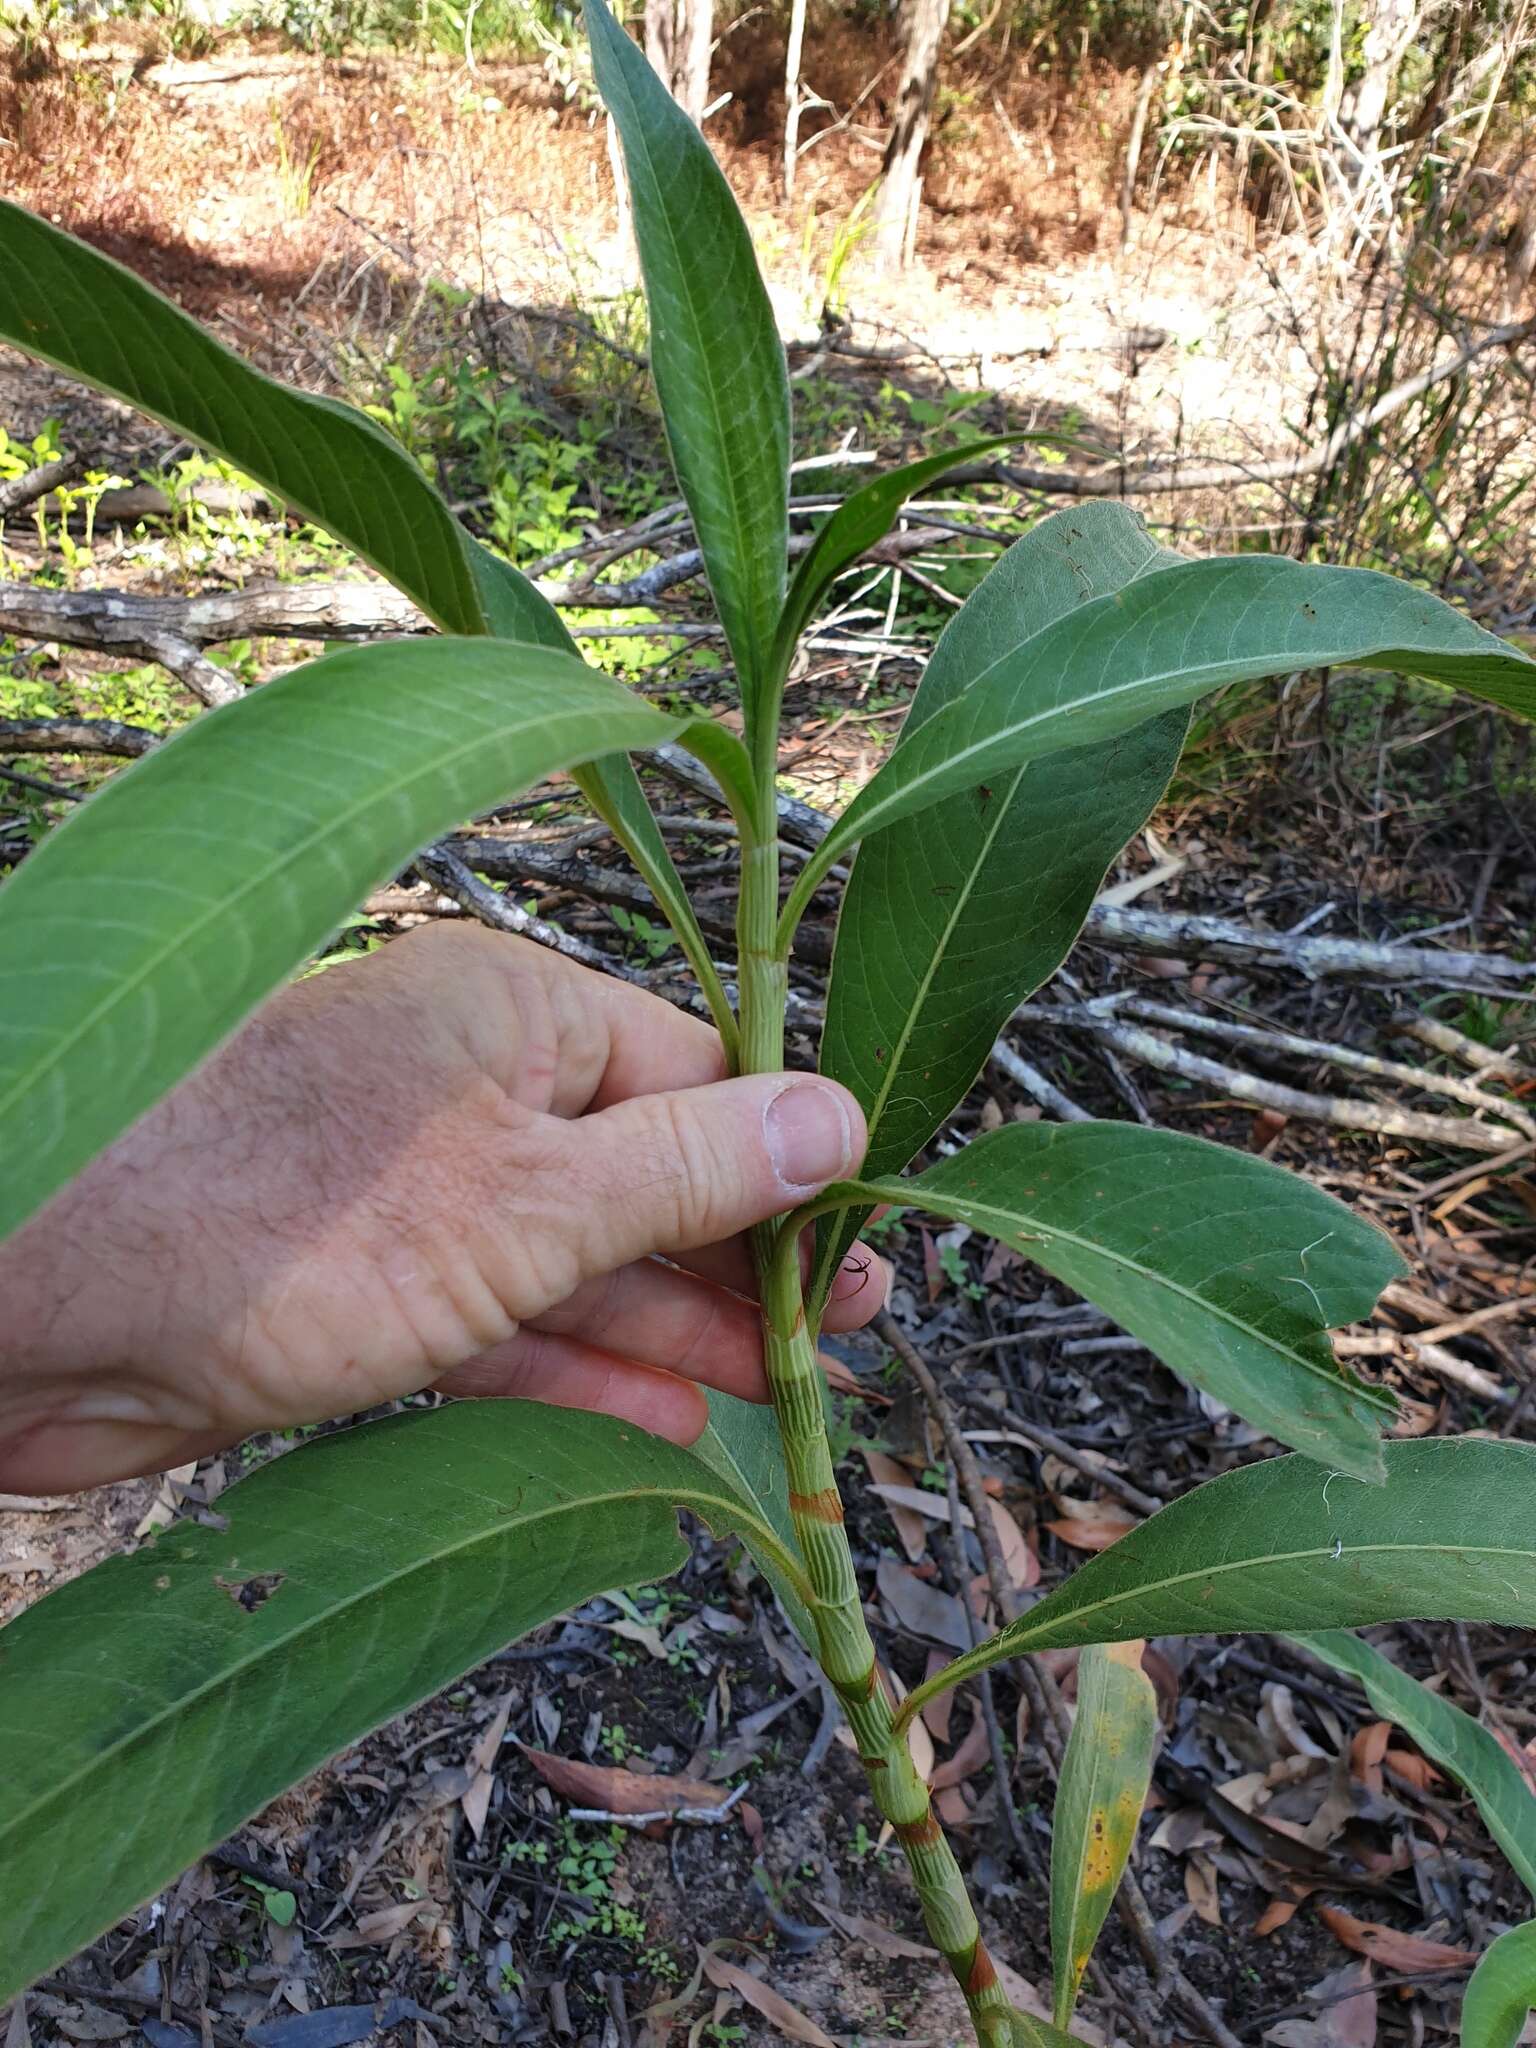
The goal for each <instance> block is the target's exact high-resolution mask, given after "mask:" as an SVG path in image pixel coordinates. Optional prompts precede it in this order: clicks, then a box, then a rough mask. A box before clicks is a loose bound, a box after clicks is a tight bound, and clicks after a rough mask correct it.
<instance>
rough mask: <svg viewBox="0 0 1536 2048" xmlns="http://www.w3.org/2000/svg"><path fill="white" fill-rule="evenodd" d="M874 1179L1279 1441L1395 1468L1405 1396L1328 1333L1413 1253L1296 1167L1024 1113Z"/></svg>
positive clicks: (1128, 1127)
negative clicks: (1042, 1282) (1337, 1347)
mask: <svg viewBox="0 0 1536 2048" xmlns="http://www.w3.org/2000/svg"><path fill="white" fill-rule="evenodd" d="M861 1186H862V1187H863V1188H865V1189H867V1190H869V1191H870V1192H871V1193H872V1194H873V1196H874V1199H876V1200H878V1201H885V1202H893V1201H894V1202H902V1203H905V1204H906V1205H907V1206H908V1207H912V1206H918V1207H922V1208H927V1209H933V1210H935V1211H937V1213H938V1214H940V1215H942V1216H953V1217H955V1218H956V1219H957V1220H959V1221H960V1222H962V1223H969V1224H971V1225H973V1226H974V1227H975V1228H976V1229H977V1230H984V1231H986V1232H987V1233H988V1235H989V1236H992V1237H997V1238H1001V1239H1002V1240H1003V1241H1004V1242H1005V1243H1007V1244H1010V1245H1013V1246H1015V1247H1016V1248H1017V1249H1018V1250H1019V1251H1021V1252H1022V1253H1023V1254H1024V1256H1025V1257H1026V1258H1027V1259H1030V1260H1031V1261H1032V1262H1033V1263H1034V1264H1035V1265H1037V1266H1042V1267H1044V1269H1045V1271H1046V1272H1048V1273H1054V1274H1055V1275H1056V1277H1057V1278H1058V1279H1060V1280H1065V1281H1066V1283H1067V1284H1068V1286H1069V1287H1074V1288H1076V1290H1077V1291H1078V1293H1079V1294H1083V1295H1086V1296H1087V1297H1088V1299H1089V1300H1090V1301H1094V1302H1097V1303H1098V1305H1099V1307H1100V1308H1103V1309H1106V1310H1107V1311H1108V1312H1109V1314H1110V1315H1112V1316H1113V1317H1114V1319H1115V1321H1116V1322H1117V1323H1119V1324H1120V1326H1121V1328H1122V1329H1126V1330H1129V1331H1130V1332H1131V1333H1132V1335H1134V1336H1137V1337H1140V1338H1141V1340H1142V1342H1143V1343H1144V1344H1146V1345H1147V1346H1148V1347H1149V1348H1150V1349H1151V1350H1153V1351H1155V1352H1156V1353H1157V1355H1158V1357H1159V1358H1161V1359H1162V1360H1163V1361H1164V1363H1165V1364H1167V1365H1169V1366H1171V1367H1172V1369H1173V1370H1174V1371H1175V1372H1177V1373H1179V1374H1180V1375H1181V1376H1182V1377H1183V1378H1185V1379H1187V1380H1191V1381H1193V1383H1194V1384H1195V1385H1196V1386H1198V1387H1203V1388H1204V1389H1205V1390H1206V1391H1207V1392H1208V1393H1211V1394H1214V1395H1215V1396H1216V1398H1217V1399H1218V1400H1219V1401H1223V1402H1225V1403H1226V1405H1227V1406H1228V1407H1230V1408H1235V1409H1237V1411H1238V1413H1239V1414H1241V1415H1245V1416H1246V1417H1247V1418H1248V1420H1249V1421H1250V1422H1253V1423H1256V1424H1257V1425H1258V1426H1259V1427H1260V1428H1261V1429H1263V1430H1266V1431H1267V1432H1268V1433H1269V1434H1270V1435H1271V1436H1275V1437H1278V1438H1279V1439H1280V1441H1281V1442H1282V1443H1288V1444H1290V1445H1292V1446H1293V1447H1294V1448H1295V1449H1297V1450H1299V1451H1305V1452H1306V1453H1307V1454H1308V1456H1309V1457H1314V1458H1320V1459H1322V1460H1324V1461H1325V1462H1326V1463H1328V1464H1330V1465H1332V1466H1334V1467H1335V1468H1336V1469H1337V1470H1339V1471H1341V1472H1351V1473H1353V1474H1354V1475H1355V1476H1356V1477H1357V1478H1361V1479H1376V1478H1379V1477H1380V1475H1381V1469H1382V1467H1381V1445H1380V1442H1379V1439H1378V1432H1379V1429H1380V1427H1381V1423H1382V1421H1383V1419H1384V1418H1387V1417H1390V1416H1391V1415H1392V1413H1393V1412H1394V1404H1393V1402H1392V1400H1391V1398H1390V1396H1388V1395H1385V1394H1382V1393H1379V1392H1377V1391H1376V1390H1375V1389H1373V1388H1369V1387H1367V1386H1365V1385H1364V1383H1363V1382H1361V1381H1360V1380H1357V1379H1355V1378H1354V1377H1353V1375H1351V1374H1350V1373H1348V1372H1347V1371H1346V1370H1345V1369H1344V1368H1343V1367H1342V1366H1340V1365H1339V1364H1338V1362H1337V1361H1336V1360H1335V1358H1334V1355H1333V1347H1332V1345H1331V1344H1330V1343H1329V1341H1328V1337H1327V1332H1328V1331H1329V1330H1330V1329H1332V1328H1335V1327H1337V1326H1338V1325H1339V1324H1341V1323H1350V1322H1354V1321H1355V1320H1356V1319H1357V1318H1358V1317H1360V1316H1364V1315H1368V1314H1369V1313H1370V1310H1371V1308H1372V1307H1373V1306H1374V1304H1375V1301H1376V1297H1377V1296H1378V1295H1379V1294H1380V1292H1381V1290H1382V1288H1383V1287H1384V1286H1385V1285H1386V1284H1387V1282H1388V1281H1389V1280H1392V1279H1394V1278H1395V1277H1396V1276H1397V1275H1398V1274H1400V1273H1401V1272H1402V1271H1403V1262H1402V1260H1401V1259H1400V1258H1399V1257H1398V1254H1397V1252H1396V1251H1395V1250H1394V1248H1393V1246H1392V1244H1391V1242H1390V1240H1389V1239H1388V1238H1387V1237H1385V1236H1384V1235H1383V1234H1382V1232H1381V1231H1379V1230H1377V1229H1376V1227H1375V1226H1374V1225H1373V1224H1370V1223H1365V1222H1363V1221H1362V1220H1361V1219H1360V1218H1359V1217H1357V1216H1355V1215H1354V1214H1353V1213H1352V1212H1351V1211H1350V1210H1348V1209H1346V1208H1345V1207H1344V1205H1343V1203H1342V1202H1336V1201H1335V1200H1334V1199H1333V1197H1332V1196H1331V1195H1325V1194H1323V1193H1322V1192H1321V1190H1320V1189H1318V1188H1314V1187H1312V1186H1310V1185H1309V1184H1308V1183H1307V1182H1306V1181H1304V1180H1301V1179H1299V1178H1298V1177H1297V1176H1296V1175H1294V1174H1289V1173H1284V1172H1282V1171H1281V1170H1280V1168H1278V1167H1275V1166H1270V1165H1268V1164H1267V1163H1266V1162H1265V1161H1264V1160H1261V1159H1255V1158H1253V1157H1252V1156H1251V1155H1250V1154H1248V1153H1245V1152H1235V1151H1232V1150H1231V1149H1230V1148H1228V1147H1227V1146H1225V1145H1211V1144H1208V1143H1207V1142H1206V1141H1205V1140H1204V1139H1202V1138H1186V1137H1183V1136H1181V1135H1179V1134H1178V1133H1176V1132H1173V1131H1157V1130H1149V1129H1147V1128H1146V1127H1144V1126H1143V1125H1140V1124H1117V1123H1086V1124H1012V1125H1009V1126H1007V1127H1006V1128H1005V1129H1003V1130H1000V1131H995V1132H993V1133H992V1135H991V1136H990V1137H985V1138H981V1139H978V1140H977V1142H976V1143H975V1144H973V1145H969V1146H967V1147H966V1149H965V1150H964V1151H963V1152H959V1153H957V1154H956V1155H955V1156H954V1157H953V1158H952V1159H945V1160H941V1161H940V1163H939V1164H938V1165H937V1166H931V1167H929V1168H928V1170H927V1171H926V1172H925V1173H920V1174H917V1175H915V1176H914V1177H913V1178H912V1179H911V1180H898V1181H879V1182H863V1183H861ZM1147 1633H1149V1634H1150V1633H1152V1631H1150V1630H1149V1631H1147Z"/></svg>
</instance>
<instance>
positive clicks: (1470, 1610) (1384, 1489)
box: [902, 1437, 1536, 1717]
mask: <svg viewBox="0 0 1536 2048" xmlns="http://www.w3.org/2000/svg"><path fill="white" fill-rule="evenodd" d="M1385 1456H1386V1470H1387V1476H1386V1481H1385V1483H1384V1484H1383V1485H1380V1486H1368V1485H1364V1484H1362V1483H1361V1482H1360V1481H1359V1480H1355V1479H1347V1478H1345V1477H1343V1476H1342V1475H1340V1474H1337V1473H1329V1472H1324V1471H1323V1470H1322V1469H1321V1468H1320V1467H1319V1466H1317V1465H1315V1464H1313V1463H1312V1461H1311V1460H1310V1459H1309V1458H1269V1459H1266V1460H1265V1461H1264V1462H1263V1463H1262V1464H1258V1465H1248V1466H1245V1467H1243V1468H1242V1469H1241V1470H1240V1471H1237V1472H1229V1473H1227V1474H1226V1475H1225V1476H1224V1477H1223V1478H1220V1479H1212V1480H1209V1481H1208V1482H1207V1483H1206V1484H1205V1485H1203V1486H1199V1487H1197V1488H1196V1489H1195V1491H1194V1492H1193V1493H1187V1494H1185V1496H1184V1497H1183V1499H1182V1500H1177V1501H1175V1502H1174V1503H1173V1504H1172V1506H1171V1507H1166V1508H1163V1509H1161V1510H1160V1512H1159V1513H1157V1514H1155V1515H1153V1516H1152V1518H1151V1520H1150V1521H1147V1522H1143V1523H1142V1524H1141V1526H1140V1527H1139V1528H1137V1529H1132V1530H1130V1531H1129V1532H1128V1533H1127V1534H1126V1535H1124V1536H1122V1537H1121V1539H1120V1541H1119V1542H1118V1543H1116V1544H1114V1545H1112V1546H1111V1548H1110V1549H1108V1550H1106V1551H1104V1552H1103V1553H1102V1555H1100V1556H1098V1557H1096V1558H1094V1559H1092V1560H1091V1561H1090V1562H1089V1563H1088V1564H1085V1565H1084V1566H1083V1567H1082V1569H1081V1570H1080V1571H1077V1572H1074V1573H1073V1575H1072V1576H1071V1578H1069V1579H1068V1580H1067V1582H1066V1583H1065V1585H1062V1586H1058V1587H1057V1589H1056V1591H1055V1592H1054V1593H1051V1594H1049V1595H1047V1597H1046V1598H1045V1599H1044V1600H1042V1601H1041V1602H1040V1603H1039V1605H1038V1606H1036V1607H1032V1608H1031V1609H1030V1610H1029V1612H1028V1613H1027V1614H1025V1615H1022V1616H1021V1617H1020V1618H1019V1620H1018V1621H1016V1622H1014V1623H1013V1624H1012V1625H1011V1626H1010V1627H1008V1628H1006V1629H1003V1630H1002V1631H1001V1632H1000V1633H999V1634H997V1635H994V1636H991V1637H989V1638H988V1640H987V1641H986V1642H985V1643H981V1644H978V1646H977V1647H976V1649H974V1650H972V1651H969V1652H967V1653H966V1655H964V1656H963V1657H957V1658H956V1659H955V1661H954V1662H953V1663H952V1664H949V1665H946V1667H945V1668H944V1670H943V1671H941V1672H940V1673H939V1674H938V1676H937V1677H936V1678H934V1679H932V1680H930V1681H929V1682H928V1683H927V1684H924V1685H920V1686H918V1687H917V1688H916V1689H915V1690H914V1691H913V1692H912V1693H911V1694H910V1695H909V1697H908V1699H907V1700H906V1702H905V1704H904V1706H903V1708H902V1715H903V1717H906V1716H908V1715H910V1714H912V1713H916V1712H918V1711H919V1710H920V1709H921V1707H922V1706H923V1704H924V1702H925V1701H926V1700H928V1699H931V1698H932V1697H933V1696H934V1695H935V1694H936V1693H938V1692H943V1691H947V1690H948V1688H949V1687H950V1686H953V1685H958V1684H960V1683H961V1682H962V1681H963V1680H965V1679H967V1678H970V1677H972V1676H974V1674H975V1673H976V1672H978V1671H984V1670H986V1669H987V1667H988V1666H989V1665H992V1664H996V1663H999V1662H1000V1661H1001V1660H1002V1659H1003V1658H1005V1657H1014V1656H1018V1655H1020V1654H1021V1653H1022V1652H1024V1651H1026V1650H1051V1649H1062V1648H1072V1647H1076V1646H1078V1645H1079V1644H1083V1643H1117V1642H1128V1641H1130V1640H1131V1639H1132V1638H1133V1637H1135V1636H1160V1635H1171V1636H1182V1635H1225V1634H1240V1635H1253V1634H1262V1635H1279V1634H1286V1633H1289V1632H1290V1631H1292V1630H1295V1629H1303V1628H1313V1629H1316V1628H1317V1627H1318V1626H1319V1625H1321V1626H1322V1627H1324V1628H1364V1627H1366V1626H1368V1625H1369V1624H1370V1623H1371V1622H1374V1621H1404V1620H1418V1621H1441V1620H1461V1621H1496V1622H1505V1623H1508V1624H1509V1625H1511V1626H1512V1627H1517V1628H1528V1627H1530V1626H1532V1618H1533V1617H1536V1445H1531V1444H1521V1443H1513V1442H1510V1441H1508V1440H1494V1439H1487V1438H1481V1437H1428V1438H1425V1439H1424V1440H1423V1441H1421V1442H1413V1443H1391V1444H1388V1445H1386V1446H1385Z"/></svg>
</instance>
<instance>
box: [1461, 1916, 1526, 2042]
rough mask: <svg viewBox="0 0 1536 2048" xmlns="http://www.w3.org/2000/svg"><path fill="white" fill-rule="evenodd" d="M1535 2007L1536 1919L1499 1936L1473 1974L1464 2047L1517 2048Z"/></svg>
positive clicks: (1464, 2016)
mask: <svg viewBox="0 0 1536 2048" xmlns="http://www.w3.org/2000/svg"><path fill="white" fill-rule="evenodd" d="M1533 2008H1536V1920H1528V1921H1527V1922H1526V1923H1525V1925H1524V1926H1523V1927H1512V1928H1511V1929H1510V1930H1509V1932H1508V1934H1501V1935H1500V1936H1499V1938H1498V1940H1497V1941H1496V1942H1495V1943H1494V1944H1493V1946H1492V1948H1490V1949H1489V1951H1488V1953H1487V1955H1485V1956H1484V1957H1483V1960H1482V1961H1481V1962H1480V1963H1479V1964H1478V1966H1477V1968H1476V1969H1475V1970H1474V1971H1473V1972H1472V1976H1471V1979H1470V1980H1469V1982H1468V1984H1467V1989H1466V1996H1465V1997H1464V1998H1463V2000H1462V2006H1461V2048H1515V2044H1516V2042H1517V2041H1519V2040H1520V2038H1521V2037H1522V2035H1523V2034H1524V2033H1525V2023H1526V2021H1527V2020H1528V2019H1529V2018H1530V2016H1531V2011H1532V2009H1533Z"/></svg>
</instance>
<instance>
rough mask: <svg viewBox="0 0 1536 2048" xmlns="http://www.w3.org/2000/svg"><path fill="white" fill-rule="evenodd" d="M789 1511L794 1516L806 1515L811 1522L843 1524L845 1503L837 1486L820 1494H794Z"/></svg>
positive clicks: (827, 1488)
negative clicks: (839, 1494)
mask: <svg viewBox="0 0 1536 2048" xmlns="http://www.w3.org/2000/svg"><path fill="white" fill-rule="evenodd" d="M789 1511H790V1513H791V1514H792V1515H804V1516H805V1518H806V1520H807V1521H811V1522H841V1520H842V1519H843V1503H842V1501H841V1499H840V1498H839V1496H838V1491H837V1488H836V1487H835V1486H827V1487H823V1489H822V1490H821V1492H820V1493H792V1494H791V1495H790V1496H789Z"/></svg>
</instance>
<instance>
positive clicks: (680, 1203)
mask: <svg viewBox="0 0 1536 2048" xmlns="http://www.w3.org/2000/svg"><path fill="white" fill-rule="evenodd" d="M565 1129H566V1133H567V1146H566V1151H567V1159H568V1162H569V1167H570V1171H571V1174H572V1176H573V1179H574V1181H575V1184H576V1185H577V1186H578V1187H580V1188H582V1189H583V1190H584V1191H585V1192H586V1194H587V1197H588V1201H589V1203H590V1206H589V1208H588V1210H587V1220H588V1224H589V1229H588V1230H587V1231H586V1232H584V1233H583V1242H582V1244H581V1246H580V1248H579V1252H578V1257H579V1259H580V1262H581V1265H582V1267H583V1269H584V1277H591V1276H593V1275H595V1274H598V1273H606V1272H612V1271H613V1270H614V1268H615V1267H618V1266H624V1265H628V1264H629V1263H630V1261H631V1260H632V1259H641V1258H646V1257H648V1256H649V1255H650V1254H651V1253H652V1252H663V1253H669V1252H683V1251H691V1250H693V1249H695V1248H696V1247H697V1246H699V1245H706V1244H715V1243H718V1242H719V1241H720V1240H721V1239H723V1238H728V1237H734V1236H735V1235H736V1234H737V1232H738V1231H742V1230H746V1229H748V1228H749V1227H750V1226H751V1225H752V1224H754V1223H762V1222H765V1221H766V1220H767V1218H768V1217H770V1216H777V1215H779V1214H781V1213H782V1212H783V1211H784V1210H786V1209H792V1208H794V1207H795V1206H796V1204H797V1203H800V1202H804V1201H806V1200H808V1199H809V1198H810V1196H812V1195H814V1194H816V1193H817V1192H818V1191H819V1190H820V1189H821V1188H823V1187H825V1186H826V1184H827V1182H828V1181H832V1180H838V1179H840V1178H841V1177H842V1176H843V1175H844V1174H848V1173H851V1172H853V1171H854V1170H855V1169H856V1168H857V1166H858V1164H859V1162H860V1160H861V1159H862V1158H863V1156H864V1147H865V1142H866V1133H865V1127H864V1112H863V1111H862V1110H861V1109H860V1107H859V1105H858V1103H857V1102H856V1101H855V1099H854V1098H853V1096H852V1095H850V1094H849V1092H848V1090H847V1089H846V1088H844V1087H841V1086H840V1085H839V1084H838V1083H837V1082H836V1081H827V1080H823V1079H822V1078H821V1077H820V1076H819V1075H813V1074H793V1075H790V1074H749V1075H743V1076H741V1077H740V1078H739V1079H737V1080H734V1081H715V1082H711V1083H710V1084H708V1085H707V1086H705V1087H700V1088H685V1089H680V1090H678V1091H677V1092H676V1093H672V1094H666V1095H640V1096H635V1097H632V1098H631V1099H630V1100H629V1101H628V1102H621V1103H617V1104H615V1105H614V1107H613V1108H611V1109H604V1110H599V1111H598V1112H597V1113H596V1114H595V1115H592V1116H587V1117H582V1118H580V1119H579V1120H577V1121H576V1122H574V1123H570V1124H567V1125H566V1126H565Z"/></svg>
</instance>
